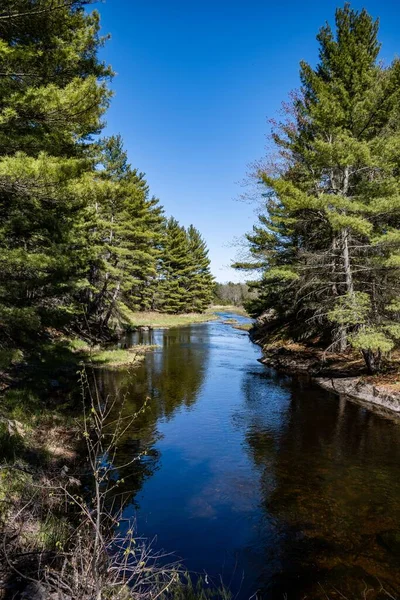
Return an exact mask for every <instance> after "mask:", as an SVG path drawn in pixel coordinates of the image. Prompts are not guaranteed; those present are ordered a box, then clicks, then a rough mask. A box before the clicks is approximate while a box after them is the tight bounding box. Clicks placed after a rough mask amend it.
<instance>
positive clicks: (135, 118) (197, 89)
mask: <svg viewBox="0 0 400 600" xmlns="http://www.w3.org/2000/svg"><path fill="white" fill-rule="evenodd" d="M336 6H342V4H340V3H337V2H335V1H331V0H319V1H317V0H281V2H277V1H271V0H263V1H261V0H202V1H201V2H199V1H197V2H196V1H194V0H185V1H183V0H137V1H136V0H107V1H106V2H105V3H104V4H99V5H98V6H97V8H98V10H99V11H100V13H101V17H102V31H103V32H104V33H106V32H108V33H110V34H111V36H112V38H111V40H110V41H109V42H108V43H107V45H106V47H105V48H104V50H103V51H102V58H104V60H106V61H107V62H108V63H110V64H111V65H112V66H113V68H114V70H115V71H116V73H117V75H116V77H115V79H114V80H113V83H112V88H113V90H114V92H115V97H114V99H113V101H112V105H111V108H110V110H109V112H108V114H107V127H106V131H105V133H106V134H107V135H109V134H113V133H121V135H122V136H123V138H124V141H125V146H126V148H127V150H128V154H129V160H130V162H131V163H132V165H133V166H134V167H137V168H138V169H139V170H141V171H144V172H145V173H146V175H147V180H148V182H149V185H150V187H151V190H152V193H153V194H154V195H156V196H158V197H159V198H160V200H161V203H162V204H163V205H164V207H165V211H166V213H167V214H168V215H173V216H174V217H176V218H177V219H178V220H179V221H180V222H181V223H182V224H183V225H185V226H188V225H190V224H191V223H193V224H194V225H195V226H196V227H197V228H198V229H200V231H201V233H202V234H203V236H204V238H205V239H206V241H207V244H208V246H209V249H210V258H211V266H212V271H213V274H214V275H215V277H216V278H217V280H218V281H228V280H236V281H237V280H240V277H239V275H238V274H237V273H236V272H235V271H234V270H233V269H231V268H230V267H229V265H230V263H231V261H232V259H234V257H235V255H236V253H237V250H236V248H235V246H234V245H233V244H232V243H233V242H234V240H235V239H236V238H238V237H240V236H242V235H243V234H244V233H245V232H246V231H248V230H250V229H251V227H252V225H253V223H254V221H255V214H254V211H255V206H254V205H251V204H249V203H245V202H241V201H240V200H238V198H239V197H240V195H241V194H242V193H243V191H244V190H243V188H242V186H241V182H242V181H243V180H244V179H245V177H246V173H247V172H248V165H249V164H250V163H252V162H253V161H255V160H257V159H260V158H262V157H263V155H265V146H266V135H267V134H268V132H269V126H268V123H267V118H270V117H274V116H276V115H277V112H278V111H279V108H280V105H281V102H282V101H284V100H286V99H287V96H288V93H289V92H290V90H292V89H293V88H296V87H298V85H299V79H298V73H299V61H300V60H302V59H304V60H306V61H308V62H310V63H311V64H315V61H316V60H317V55H318V46H317V42H316V40H315V36H316V34H317V31H318V29H319V27H320V26H321V25H323V24H324V22H325V21H326V20H328V21H330V22H331V23H332V22H333V17H334V11H335V8H336ZM352 6H353V7H354V8H357V9H360V8H362V7H363V6H365V8H366V9H367V10H368V12H369V13H370V14H371V15H373V16H374V17H378V16H379V17H380V21H381V29H380V40H381V42H382V44H383V47H382V52H381V57H382V58H383V59H384V60H385V61H387V62H390V61H391V59H392V58H393V57H394V55H395V54H396V53H397V54H400V39H399V22H400V0H381V1H380V2H378V1H377V0H365V2H358V1H357V2H353V3H352Z"/></svg>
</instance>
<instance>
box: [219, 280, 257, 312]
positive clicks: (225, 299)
mask: <svg viewBox="0 0 400 600" xmlns="http://www.w3.org/2000/svg"><path fill="white" fill-rule="evenodd" d="M255 295H256V294H255V293H254V291H253V292H252V291H251V290H250V288H249V286H248V285H247V283H233V282H232V281H228V283H216V284H215V287H214V302H215V303H216V304H225V305H231V306H243V305H244V304H245V303H246V302H249V301H250V300H251V299H252V298H254V297H255Z"/></svg>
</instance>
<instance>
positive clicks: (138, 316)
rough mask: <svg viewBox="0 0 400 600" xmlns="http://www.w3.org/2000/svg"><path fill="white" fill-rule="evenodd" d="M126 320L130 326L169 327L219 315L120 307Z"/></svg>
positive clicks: (206, 319) (208, 319)
mask: <svg viewBox="0 0 400 600" xmlns="http://www.w3.org/2000/svg"><path fill="white" fill-rule="evenodd" d="M120 310H121V313H122V316H123V319H124V321H125V322H126V324H127V325H129V326H130V327H154V328H169V327H181V326H183V325H191V324H194V323H205V322H207V321H212V320H215V319H216V318H217V317H216V316H215V315H214V314H213V311H211V312H209V311H207V312H206V313H202V314H199V313H185V314H180V315H170V314H167V313H159V312H156V311H147V312H133V311H131V310H129V308H127V307H126V306H121V307H120Z"/></svg>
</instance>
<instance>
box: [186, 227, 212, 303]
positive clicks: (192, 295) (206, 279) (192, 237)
mask: <svg viewBox="0 0 400 600" xmlns="http://www.w3.org/2000/svg"><path fill="white" fill-rule="evenodd" d="M187 237H188V247H189V256H190V260H191V263H192V268H191V272H190V278H189V290H188V303H187V305H188V309H189V310H190V311H191V312H203V311H204V310H205V309H206V308H207V307H208V306H209V305H210V303H211V300H212V297H213V287H214V278H213V276H212V275H211V272H210V259H209V257H208V249H207V245H206V242H205V241H204V240H203V238H202V236H201V234H200V232H199V231H198V229H196V228H195V227H194V226H193V225H190V227H189V228H188V230H187Z"/></svg>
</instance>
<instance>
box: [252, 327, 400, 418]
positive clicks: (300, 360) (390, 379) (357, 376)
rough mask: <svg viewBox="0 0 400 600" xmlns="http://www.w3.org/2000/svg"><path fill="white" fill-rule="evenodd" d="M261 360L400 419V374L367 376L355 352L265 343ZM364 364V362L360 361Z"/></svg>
mask: <svg viewBox="0 0 400 600" xmlns="http://www.w3.org/2000/svg"><path fill="white" fill-rule="evenodd" d="M251 338H252V340H253V342H254V343H256V344H258V345H259V346H260V347H261V350H262V352H263V357H262V358H260V359H259V361H260V362H261V363H262V364H264V365H265V366H267V367H271V368H273V369H275V370H276V371H277V372H280V373H285V374H288V375H293V376H296V375H307V376H308V377H309V378H310V381H312V382H313V383H315V384H316V385H318V386H319V387H321V388H323V389H324V390H326V391H328V392H331V393H333V394H336V395H337V396H339V397H341V396H344V397H346V398H347V399H349V400H351V401H353V402H356V403H357V404H360V405H362V406H363V407H365V408H367V409H369V410H371V411H374V412H378V413H379V414H382V415H384V416H387V417H391V418H393V417H394V418H396V419H400V375H399V381H397V378H396V373H395V372H392V373H390V374H386V375H367V374H366V373H363V372H362V366H361V364H362V361H361V360H358V357H356V356H354V355H351V356H345V355H333V356H328V357H326V356H325V353H324V352H323V351H322V350H320V349H316V348H310V347H306V346H302V345H300V344H284V343H281V344H280V345H276V344H275V345H273V347H271V346H269V347H268V346H265V345H264V346H263V344H262V342H261V341H260V340H259V341H257V339H255V338H254V336H251ZM360 363H361V364H360Z"/></svg>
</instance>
